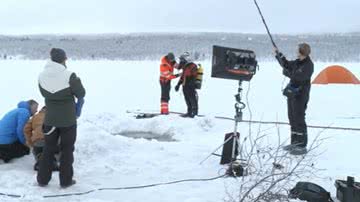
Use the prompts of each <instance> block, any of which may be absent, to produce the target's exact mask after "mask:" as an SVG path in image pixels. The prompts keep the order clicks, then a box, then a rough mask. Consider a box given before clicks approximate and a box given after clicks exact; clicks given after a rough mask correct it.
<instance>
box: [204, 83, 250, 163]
mask: <svg viewBox="0 0 360 202" xmlns="http://www.w3.org/2000/svg"><path fill="white" fill-rule="evenodd" d="M242 90H243V88H242V80H239V87H238V92H237V94H236V95H235V101H236V102H235V126H234V132H233V133H232V135H231V136H230V137H228V138H227V139H226V140H225V141H224V143H223V144H221V145H220V146H219V147H217V148H216V149H215V150H214V151H213V152H212V153H211V154H210V155H209V156H207V157H206V158H205V159H204V160H203V161H201V162H200V164H202V163H204V162H205V161H206V160H207V159H209V158H210V157H211V156H212V155H216V154H215V152H217V151H218V150H219V149H220V148H221V147H223V146H224V145H225V144H226V143H228V142H229V141H230V140H233V147H232V153H231V163H233V162H234V161H236V145H237V146H238V151H239V152H238V153H239V154H240V160H241V159H242V151H241V150H242V149H240V150H239V148H242V147H240V135H237V134H238V126H239V122H241V121H242V120H243V112H242V110H243V109H245V107H246V105H245V103H243V102H242V101H241V93H242Z"/></svg>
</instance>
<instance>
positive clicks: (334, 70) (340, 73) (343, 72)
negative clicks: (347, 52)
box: [312, 65, 360, 84]
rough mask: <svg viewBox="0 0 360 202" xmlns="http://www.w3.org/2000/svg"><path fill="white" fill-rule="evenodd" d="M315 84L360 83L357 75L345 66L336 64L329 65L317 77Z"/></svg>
mask: <svg viewBox="0 0 360 202" xmlns="http://www.w3.org/2000/svg"><path fill="white" fill-rule="evenodd" d="M312 83H313V84H334V83H335V84H360V81H359V80H358V79H357V78H356V76H355V75H354V74H353V73H351V72H350V71H349V70H347V69H346V68H345V67H342V66H339V65H334V66H330V67H327V68H326V69H324V70H323V71H322V72H320V74H319V75H318V76H317V77H316V78H315V80H314V81H313V82H312Z"/></svg>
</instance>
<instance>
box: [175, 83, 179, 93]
mask: <svg viewBox="0 0 360 202" xmlns="http://www.w3.org/2000/svg"><path fill="white" fill-rule="evenodd" d="M179 89H180V85H179V84H178V85H176V86H175V91H176V92H178V91H179Z"/></svg>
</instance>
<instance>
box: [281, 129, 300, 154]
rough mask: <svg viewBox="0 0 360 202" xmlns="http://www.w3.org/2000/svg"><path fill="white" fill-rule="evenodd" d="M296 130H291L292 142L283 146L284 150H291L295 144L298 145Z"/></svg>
mask: <svg viewBox="0 0 360 202" xmlns="http://www.w3.org/2000/svg"><path fill="white" fill-rule="evenodd" d="M295 133H296V132H293V131H291V134H290V138H291V139H290V144H289V145H286V146H284V147H283V150H285V151H291V150H292V149H293V148H294V147H295V146H296V142H297V139H296V138H297V137H296V135H295Z"/></svg>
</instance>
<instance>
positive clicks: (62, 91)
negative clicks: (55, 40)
mask: <svg viewBox="0 0 360 202" xmlns="http://www.w3.org/2000/svg"><path fill="white" fill-rule="evenodd" d="M50 56H51V60H50V61H49V62H48V63H47V64H46V65H45V68H44V70H43V72H41V73H40V75H39V88H40V92H41V94H42V96H43V97H44V98H45V104H46V108H47V111H46V114H45V119H44V126H43V132H44V135H45V146H44V150H43V154H42V156H41V158H40V161H39V171H38V174H37V182H38V184H39V186H42V187H43V186H46V185H47V184H48V183H49V181H50V179H51V174H52V166H53V161H54V155H55V153H56V152H57V150H58V142H59V140H60V144H59V150H60V153H61V155H60V170H59V171H60V174H59V177H60V186H61V187H62V188H67V187H69V186H72V185H74V184H75V183H76V182H75V180H74V179H73V174H74V173H73V162H74V154H73V152H74V144H75V140H76V133H77V121H76V119H77V118H78V117H79V116H80V114H81V109H82V105H83V104H84V97H85V89H84V87H83V85H82V83H81V81H80V78H79V77H77V76H76V74H75V73H73V72H71V71H69V70H67V67H66V60H67V57H66V53H65V51H64V50H62V49H58V48H53V49H51V51H50ZM75 98H76V99H77V102H75Z"/></svg>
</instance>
